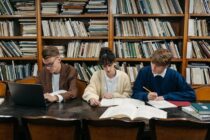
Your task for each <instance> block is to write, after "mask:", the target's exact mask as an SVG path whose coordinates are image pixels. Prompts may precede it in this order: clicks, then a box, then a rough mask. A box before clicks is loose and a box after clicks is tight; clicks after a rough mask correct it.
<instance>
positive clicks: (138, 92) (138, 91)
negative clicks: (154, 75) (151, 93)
mask: <svg viewBox="0 0 210 140" xmlns="http://www.w3.org/2000/svg"><path fill="white" fill-rule="evenodd" d="M145 74H146V73H145ZM145 74H144V72H143V71H142V70H140V71H139V73H138V76H137V78H136V81H135V82H134V86H133V94H132V96H131V97H132V98H134V99H139V100H143V101H148V98H147V92H145V90H144V89H143V82H144V81H143V80H145V78H146V76H145Z"/></svg>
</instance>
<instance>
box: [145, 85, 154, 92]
mask: <svg viewBox="0 0 210 140" xmlns="http://www.w3.org/2000/svg"><path fill="white" fill-rule="evenodd" d="M143 89H145V90H146V91H147V92H152V91H150V90H149V89H148V88H146V87H145V86H143Z"/></svg>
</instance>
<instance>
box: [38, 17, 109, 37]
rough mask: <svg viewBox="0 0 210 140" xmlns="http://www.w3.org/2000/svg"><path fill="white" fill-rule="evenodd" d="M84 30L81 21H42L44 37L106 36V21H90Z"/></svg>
mask: <svg viewBox="0 0 210 140" xmlns="http://www.w3.org/2000/svg"><path fill="white" fill-rule="evenodd" d="M88 24H89V26H88V28H86V26H85V23H84V22H82V21H72V20H71V19H52V20H42V26H43V28H42V30H43V34H44V36H98V35H101V36H107V35H108V21H107V20H91V21H89V23H88Z"/></svg>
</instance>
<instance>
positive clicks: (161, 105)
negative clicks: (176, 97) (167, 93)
mask: <svg viewBox="0 0 210 140" xmlns="http://www.w3.org/2000/svg"><path fill="white" fill-rule="evenodd" d="M147 103H148V104H150V105H152V106H154V107H155V108H161V109H164V108H175V107H177V106H176V105H175V104H172V103H170V102H168V101H166V100H161V101H153V100H150V101H148V102H147Z"/></svg>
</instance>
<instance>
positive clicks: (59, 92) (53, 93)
mask: <svg viewBox="0 0 210 140" xmlns="http://www.w3.org/2000/svg"><path fill="white" fill-rule="evenodd" d="M65 92H67V91H66V90H58V91H55V92H52V93H50V94H51V95H59V94H61V93H65Z"/></svg>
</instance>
